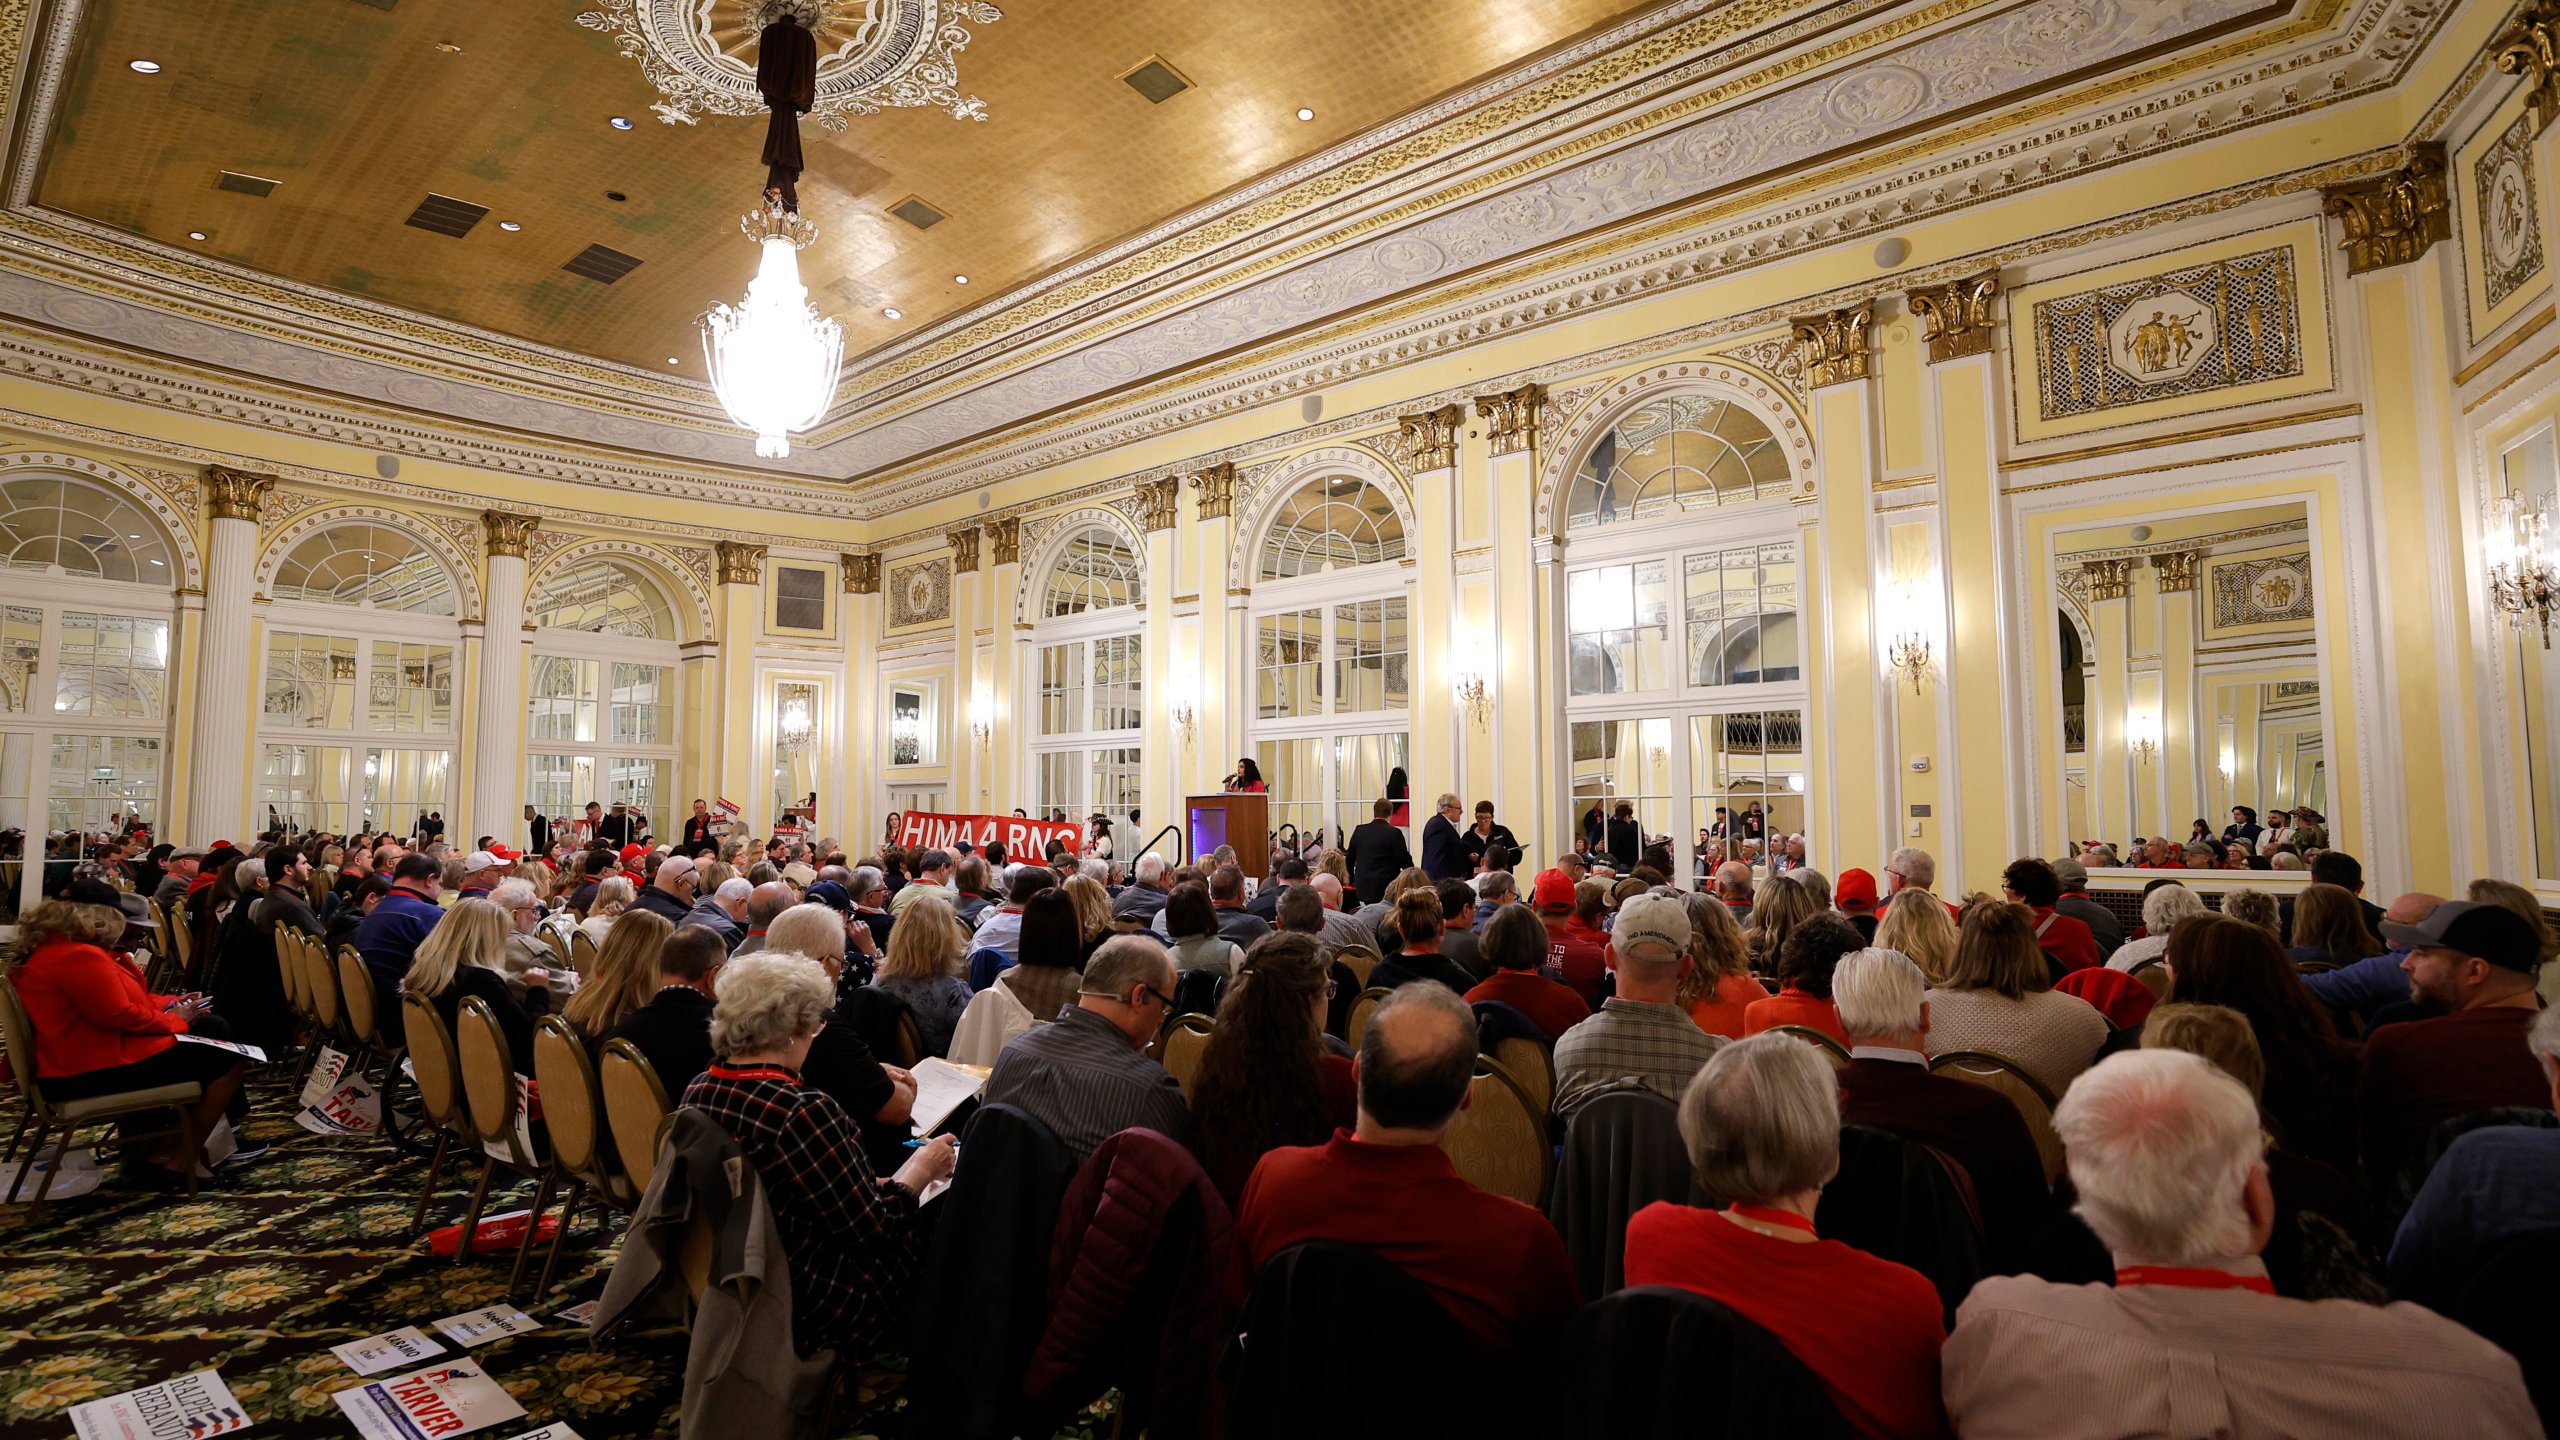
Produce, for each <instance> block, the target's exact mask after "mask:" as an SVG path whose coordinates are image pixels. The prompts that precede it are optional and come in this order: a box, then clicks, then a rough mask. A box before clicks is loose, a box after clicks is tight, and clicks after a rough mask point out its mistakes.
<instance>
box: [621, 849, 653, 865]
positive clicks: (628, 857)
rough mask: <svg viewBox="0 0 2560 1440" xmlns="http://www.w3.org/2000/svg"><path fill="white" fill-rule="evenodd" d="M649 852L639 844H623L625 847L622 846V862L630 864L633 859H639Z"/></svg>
mask: <svg viewBox="0 0 2560 1440" xmlns="http://www.w3.org/2000/svg"><path fill="white" fill-rule="evenodd" d="M648 853H649V852H648V851H646V850H644V849H642V848H641V847H639V846H637V845H625V846H623V847H622V855H621V860H622V863H623V864H625V865H628V864H630V863H631V862H632V861H634V860H637V859H639V858H640V857H641V856H643V855H646V854H648Z"/></svg>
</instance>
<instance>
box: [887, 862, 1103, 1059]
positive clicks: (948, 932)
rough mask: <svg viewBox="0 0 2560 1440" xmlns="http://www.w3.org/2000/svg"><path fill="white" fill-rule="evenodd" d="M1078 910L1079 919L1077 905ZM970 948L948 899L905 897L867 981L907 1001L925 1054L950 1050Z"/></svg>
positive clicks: (963, 1001)
mask: <svg viewBox="0 0 2560 1440" xmlns="http://www.w3.org/2000/svg"><path fill="white" fill-rule="evenodd" d="M1076 878H1077V880H1082V879H1083V878H1084V877H1082V876H1078V877H1076ZM1085 883H1086V884H1091V883H1092V882H1091V881H1085ZM1075 888H1076V881H1074V880H1070V881H1068V882H1067V893H1068V894H1070V895H1072V894H1074V893H1075ZM1078 911H1079V914H1078V919H1079V920H1081V919H1082V914H1081V911H1082V906H1081V905H1079V906H1078ZM968 954H969V934H968V932H967V931H966V930H964V929H962V928H961V926H960V922H959V921H958V920H957V919H955V918H953V916H952V913H951V903H950V902H949V901H947V900H945V899H943V898H942V897H941V896H939V895H931V894H927V895H919V896H917V897H916V898H914V899H913V900H910V901H908V902H907V913H906V914H904V915H901V916H899V917H898V923H897V924H895V925H893V926H891V927H889V955H888V958H887V959H885V960H883V961H881V962H880V973H879V975H878V976H877V977H876V978H874V979H873V980H872V982H871V983H872V984H873V985H876V986H878V987H879V988H880V989H882V990H885V991H887V992H888V993H890V994H892V995H895V996H897V997H898V998H899V999H901V1000H903V1001H905V1002H907V1009H908V1010H909V1011H911V1012H913V1013H914V1015H915V1017H916V1029H917V1030H919V1031H921V1032H923V1035H924V1053H926V1054H927V1055H947V1054H949V1053H950V1051H951V1032H952V1031H953V1030H955V1029H957V1028H959V1025H960V1015H961V1012H963V1011H965V1010H967V1009H968V1008H969V982H968V981H967V980H965V979H962V978H961V967H962V964H963V962H964V961H966V960H967V958H968Z"/></svg>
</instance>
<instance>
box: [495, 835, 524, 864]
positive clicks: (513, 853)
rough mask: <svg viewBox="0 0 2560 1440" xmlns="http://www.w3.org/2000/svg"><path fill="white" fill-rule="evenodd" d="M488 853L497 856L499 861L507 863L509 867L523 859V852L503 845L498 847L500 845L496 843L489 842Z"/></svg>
mask: <svg viewBox="0 0 2560 1440" xmlns="http://www.w3.org/2000/svg"><path fill="white" fill-rule="evenodd" d="M489 853H490V854H492V855H495V856H497V857H498V858H499V859H501V860H504V861H506V862H507V863H508V864H510V865H512V864H514V863H515V862H517V861H518V860H521V859H523V858H524V852H523V851H521V850H515V849H510V848H509V847H507V846H504V845H500V844H498V843H496V842H495V841H492V842H490V845H489Z"/></svg>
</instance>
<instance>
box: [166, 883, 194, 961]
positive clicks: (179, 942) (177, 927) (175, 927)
mask: <svg viewBox="0 0 2560 1440" xmlns="http://www.w3.org/2000/svg"><path fill="white" fill-rule="evenodd" d="M169 933H170V934H171V935H172V936H174V937H176V938H175V940H174V941H173V943H172V945H171V947H170V948H172V949H174V950H176V951H177V952H178V960H179V962H180V963H181V964H183V963H185V962H187V961H190V960H193V959H195V958H196V932H195V931H194V930H192V929H190V928H189V927H188V925H187V902H186V900H185V898H184V897H180V898H179V899H178V900H177V901H176V902H175V903H173V904H172V905H170V907H169Z"/></svg>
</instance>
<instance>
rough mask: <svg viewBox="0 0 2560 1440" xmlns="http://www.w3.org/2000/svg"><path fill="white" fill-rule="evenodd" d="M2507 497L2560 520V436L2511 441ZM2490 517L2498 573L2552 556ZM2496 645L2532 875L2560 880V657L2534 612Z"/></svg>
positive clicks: (2504, 473)
mask: <svg viewBox="0 0 2560 1440" xmlns="http://www.w3.org/2000/svg"><path fill="white" fill-rule="evenodd" d="M2498 479H2499V483H2500V486H2501V488H2502V491H2503V496H2504V498H2506V499H2510V500H2512V501H2513V502H2514V503H2515V506H2516V507H2517V508H2518V509H2519V510H2520V511H2521V512H2522V513H2523V514H2524V515H2526V516H2536V517H2540V519H2541V523H2542V524H2544V525H2546V526H2548V525H2552V524H2560V516H2555V514H2554V512H2555V510H2556V509H2560V442H2555V440H2554V438H2553V434H2552V432H2551V431H2550V430H2549V429H2547V428H2546V429H2541V430H2536V431H2535V432H2534V433H2533V434H2531V435H2529V436H2527V437H2526V438H2525V439H2523V440H2521V441H2519V442H2517V443H2516V444H2514V445H2511V446H2509V447H2507V448H2506V449H2505V450H2504V451H2502V452H2500V454H2499V456H2498ZM2500 528H2501V527H2500V526H2499V525H2498V524H2497V523H2496V521H2494V520H2492V521H2489V522H2487V523H2484V525H2483V527H2482V532H2483V533H2482V537H2481V539H2482V544H2481V548H2482V550H2483V552H2484V553H2483V559H2484V560H2485V561H2486V562H2487V563H2488V564H2489V565H2490V566H2491V567H2492V569H2493V571H2494V570H2495V569H2496V567H2498V566H2499V565H2500V564H2501V562H2504V563H2505V564H2507V565H2509V566H2514V565H2517V564H2518V562H2524V563H2527V564H2529V563H2533V562H2535V561H2538V560H2541V559H2542V558H2543V557H2545V556H2547V555H2548V554H2549V549H2548V547H2549V545H2550V543H2551V542H2550V540H2549V538H2548V537H2547V536H2546V537H2545V538H2544V539H2543V542H2542V544H2541V545H2540V546H2537V547H2536V550H2537V553H2536V554H2533V555H2518V554H2517V553H2515V551H2516V537H2515V535H2514V526H2513V524H2512V522H2510V524H2509V525H2508V526H2506V527H2505V530H2506V533H2504V534H2501V533H2500ZM2491 642H2492V643H2493V644H2496V645H2499V646H2502V647H2504V648H2505V649H2506V650H2507V652H2508V653H2510V654H2512V655H2514V656H2515V657H2516V666H2517V669H2516V678H2517V682H2518V683H2517V685H2516V696H2517V706H2518V709H2519V711H2520V712H2521V713H2520V714H2519V715H2518V717H2517V720H2518V725H2517V728H2518V729H2519V730H2521V731H2522V732H2523V735H2524V762H2525V772H2526V790H2527V792H2528V793H2527V795H2526V798H2525V804H2524V806H2523V810H2524V813H2525V815H2526V817H2527V819H2528V820H2529V821H2530V823H2531V825H2532V829H2533V840H2532V844H2533V873H2534V876H2535V878H2536V879H2540V880H2548V881H2555V882H2560V661H2555V660H2554V659H2553V652H2552V651H2551V649H2550V648H2549V645H2550V640H2549V637H2548V636H2547V635H2546V634H2545V633H2544V632H2543V631H2542V630H2541V628H2540V627H2539V626H2538V625H2537V624H2535V623H2534V621H2533V620H2532V618H2531V617H2530V616H2529V615H2528V616H2527V617H2526V618H2525V619H2524V620H2523V622H2522V623H2499V625H2498V629H2497V630H2495V631H2494V632H2493V633H2492V635H2491Z"/></svg>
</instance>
